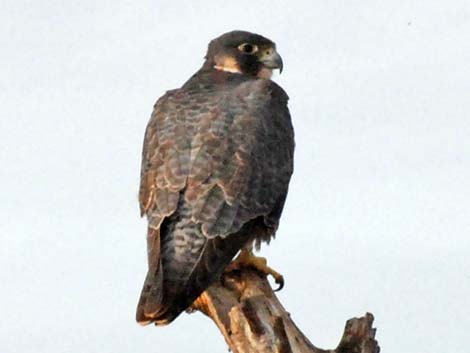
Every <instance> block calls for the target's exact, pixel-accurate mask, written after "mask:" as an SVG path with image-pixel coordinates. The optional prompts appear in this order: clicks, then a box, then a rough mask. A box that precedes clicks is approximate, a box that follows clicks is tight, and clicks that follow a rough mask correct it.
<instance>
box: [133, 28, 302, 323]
mask: <svg viewBox="0 0 470 353" xmlns="http://www.w3.org/2000/svg"><path fill="white" fill-rule="evenodd" d="M276 69H279V72H282V69H283V61H282V58H281V56H280V55H279V54H278V52H277V49H276V44H275V43H274V42H273V41H271V40H270V39H267V38H265V37H263V36H261V35H259V34H255V33H251V32H247V31H240V30H235V31H231V32H228V33H225V34H222V35H221V36H219V37H217V38H215V39H213V40H212V41H210V42H209V45H208V49H207V53H206V55H205V61H204V63H203V65H202V67H201V68H200V69H199V70H198V71H197V72H196V73H195V74H194V75H192V76H191V77H190V78H189V80H187V81H186V82H185V83H184V84H183V85H182V86H181V88H178V89H173V90H169V91H167V92H166V93H165V94H164V95H163V96H162V97H161V98H159V99H158V100H157V102H156V103H155V105H154V110H153V113H152V115H151V118H150V120H149V122H148V125H147V128H146V130H145V138H144V144H143V151H142V165H141V175H140V189H139V203H140V210H141V215H142V216H146V217H147V220H148V227H147V257H148V272H147V276H146V278H145V281H144V285H143V288H142V292H141V296H140V299H139V302H138V306H137V313H136V320H137V322H138V323H140V324H142V325H147V324H150V323H154V324H155V325H157V326H160V325H167V324H169V323H170V322H172V321H173V320H174V319H175V318H176V317H178V316H179V315H180V314H181V313H182V312H183V311H185V310H187V309H188V308H190V306H191V304H192V303H193V302H194V301H195V300H196V299H197V298H198V297H199V296H200V295H201V294H202V293H203V292H204V291H205V290H206V289H207V288H208V287H209V286H210V285H211V284H212V283H214V282H215V281H217V280H218V279H219V278H220V277H221V275H222V274H223V272H224V270H226V269H227V267H228V266H231V267H233V266H235V267H237V266H238V267H243V266H248V267H250V266H253V267H255V268H257V269H258V270H260V271H262V272H263V273H266V274H271V275H273V276H274V278H275V279H276V281H277V282H278V283H280V284H281V285H282V283H283V278H282V275H280V274H279V273H277V272H276V271H275V270H273V269H271V268H269V267H268V266H267V264H266V261H265V259H263V258H260V257H255V256H254V254H253V248H254V247H256V248H259V246H260V244H261V243H262V242H267V243H269V241H270V240H271V238H273V237H274V235H275V233H276V230H277V228H278V225H279V219H280V217H281V213H282V210H283V208H284V204H285V201H286V196H287V192H288V187H289V181H290V179H291V175H292V173H293V159H294V147H295V143H294V130H293V126H292V122H291V117H290V113H289V109H288V106H287V103H288V99H289V98H288V96H287V94H286V92H285V91H284V90H283V89H282V88H281V87H280V86H279V85H278V84H276V83H275V82H274V81H272V80H271V77H272V74H273V70H276ZM237 254H239V255H238V257H237V258H236V259H235V260H233V259H234V258H235V256H236V255H237ZM232 260H233V262H232Z"/></svg>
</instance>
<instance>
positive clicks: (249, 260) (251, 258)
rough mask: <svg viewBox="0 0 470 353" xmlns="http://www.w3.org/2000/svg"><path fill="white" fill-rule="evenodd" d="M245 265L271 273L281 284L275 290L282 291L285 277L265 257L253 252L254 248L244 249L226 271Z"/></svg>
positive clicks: (265, 273)
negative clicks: (270, 265)
mask: <svg viewBox="0 0 470 353" xmlns="http://www.w3.org/2000/svg"><path fill="white" fill-rule="evenodd" d="M243 267H249V268H253V269H255V270H257V271H258V272H261V273H262V274H264V275H265V276H269V275H271V276H272V277H273V278H274V281H275V282H276V283H277V284H278V285H279V287H278V288H277V289H275V290H274V291H275V292H277V291H280V290H281V289H282V288H283V287H284V277H283V276H282V275H281V274H280V273H279V272H277V271H276V270H274V269H272V268H271V267H269V266H268V261H267V260H266V258H264V257H258V256H255V254H253V251H252V250H246V249H243V250H242V251H240V254H239V255H238V256H237V257H236V258H235V260H233V261H232V263H231V264H230V265H229V266H228V267H227V269H226V271H227V272H230V271H233V270H240V269H242V268H243Z"/></svg>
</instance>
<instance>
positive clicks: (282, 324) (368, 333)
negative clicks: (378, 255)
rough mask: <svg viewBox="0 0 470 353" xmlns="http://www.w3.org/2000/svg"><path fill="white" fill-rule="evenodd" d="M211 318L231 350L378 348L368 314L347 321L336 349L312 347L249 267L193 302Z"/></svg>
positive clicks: (293, 352) (297, 352)
mask: <svg viewBox="0 0 470 353" xmlns="http://www.w3.org/2000/svg"><path fill="white" fill-rule="evenodd" d="M192 310H198V311H201V312H202V313H204V314H205V315H207V316H208V317H210V318H211V319H212V320H213V321H214V323H215V324H216V325H217V327H218V328H219V330H220V332H221V333H222V334H223V336H224V338H225V341H226V342H227V344H228V346H229V348H230V350H231V351H232V352H234V353H379V352H380V348H379V345H378V343H377V341H376V340H375V331H376V330H375V329H374V328H373V327H372V323H373V321H374V317H373V315H372V314H370V313H367V314H366V315H365V316H363V317H360V318H353V319H350V320H348V321H347V322H346V326H345V329H344V333H343V336H342V338H341V340H340V343H339V344H338V346H337V347H336V348H335V349H321V348H318V347H316V346H314V345H313V344H312V343H311V342H310V340H309V339H308V338H307V337H306V336H305V335H304V334H303V333H302V332H301V331H300V329H299V328H298V327H297V326H296V324H295V323H294V321H293V320H292V318H291V316H290V314H289V312H287V311H286V310H285V308H284V307H283V306H282V304H281V303H280V302H279V300H278V298H277V297H276V295H275V293H274V292H273V290H272V288H271V286H270V285H269V282H268V280H267V279H266V277H265V276H264V275H261V274H260V273H258V272H256V271H255V270H252V269H243V270H241V271H232V272H229V273H225V274H224V275H223V277H222V281H221V282H218V283H215V284H213V285H212V286H210V287H209V288H208V289H207V290H206V291H205V292H204V293H203V294H202V295H201V296H200V297H199V298H198V299H197V301H196V302H195V303H194V304H193V306H192Z"/></svg>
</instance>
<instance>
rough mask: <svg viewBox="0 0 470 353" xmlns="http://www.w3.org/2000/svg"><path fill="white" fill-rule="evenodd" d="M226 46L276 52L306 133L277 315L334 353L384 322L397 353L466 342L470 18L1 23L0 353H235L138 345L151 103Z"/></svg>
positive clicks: (277, 259)
mask: <svg viewBox="0 0 470 353" xmlns="http://www.w3.org/2000/svg"><path fill="white" fill-rule="evenodd" d="M233 29H245V30H250V31H254V32H258V33H260V34H263V35H265V36H267V37H269V38H271V39H272V40H274V41H275V42H276V43H277V45H278V50H279V52H280V54H281V55H282V56H283V58H284V62H285V71H284V72H283V74H282V75H281V76H279V75H276V76H275V77H274V80H276V81H277V82H278V83H279V84H280V85H281V86H283V87H284V88H285V90H286V91H287V92H288V94H289V95H290V98H291V99H290V109H291V113H292V116H293V121H294V125H295V129H296V141H297V150H296V159H295V174H294V177H293V180H292V184H291V189H290V194H289V198H288V201H287V205H286V209H285V212H284V214H283V218H282V224H281V227H280V229H279V232H278V236H277V239H276V241H274V242H273V243H272V245H271V246H270V247H264V248H263V249H262V254H263V255H267V256H268V258H269V260H270V263H271V264H272V265H273V267H275V268H276V269H278V270H279V271H281V272H282V273H283V274H284V275H285V278H286V288H285V289H284V290H283V291H282V292H281V293H280V298H281V300H282V302H283V303H284V304H285V306H286V307H287V308H288V310H289V311H290V312H291V313H292V316H293V318H294V319H295V321H296V322H297V323H298V325H299V326H300V327H301V328H302V329H303V331H304V332H305V334H306V335H307V336H308V337H310V338H311V339H312V341H313V342H314V343H315V344H316V345H317V346H320V347H325V348H332V347H334V346H336V344H337V342H338V340H339V338H340V335H341V333H342V330H343V326H344V323H345V321H346V319H348V318H350V317H353V316H359V315H363V314H364V313H365V312H366V311H370V312H372V313H373V314H374V315H375V317H376V321H375V325H376V326H377V327H378V331H377V339H378V340H379V343H380V345H381V347H382V351H383V352H397V353H398V352H399V353H416V352H422V351H426V352H443V351H455V352H464V351H467V350H468V334H469V333H468V332H469V330H470V240H469V239H470V237H469V235H470V214H469V213H470V122H469V118H470V116H469V115H470V96H469V94H470V3H469V2H468V1H457V0H456V1H442V0H439V1H434V0H426V1H418V0H417V1H399V0H393V1H392V0H390V1H372V0H361V1H338V0H328V1H326V0H324V1H289V2H287V1H286V2H281V1H245V0H238V1H230V2H219V1H205V2H190V1H188V2H181V1H176V0H173V1H165V2H163V1H140V2H136V1H130V0H129V1H124V0H112V1H111V0H109V1H90V0H82V1H63V0H60V1H25V0H22V1H18V0H15V1H12V0H2V2H1V4H0V45H1V48H0V77H1V79H0V84H1V87H0V111H1V118H0V146H1V147H0V162H1V165H0V185H1V194H0V198H1V213H0V237H1V238H0V239H1V244H0V283H1V290H0V318H1V319H0V351H1V352H2V353H13V352H15V353H16V352H20V353H23V352H24V353H26V352H35V353H37V352H47V353H64V352H87V353H95V352H96V353H103V352H119V353H121V352H122V353H124V352H139V351H140V352H143V351H145V352H174V353H183V352H184V353H186V352H201V353H203V352H204V353H206V352H223V351H225V350H226V346H225V343H224V341H223V339H222V337H221V335H220V334H219V333H218V331H217V330H216V328H215V327H214V325H213V324H212V322H211V321H209V320H208V319H206V318H205V317H203V316H202V315H200V314H194V315H186V314H185V315H182V316H181V317H180V318H178V319H177V320H176V321H175V322H174V324H172V325H171V326H169V327H165V328H155V327H145V328H142V327H140V326H138V325H137V324H136V323H135V322H134V310H135V307H136V303H137V299H138V296H139V293H140V289H141V285H142V282H143V279H144V274H145V271H146V260H145V227H146V224H145V223H146V222H145V220H142V219H140V218H139V214H138V213H139V211H138V204H137V189H138V182H139V169H140V152H141V143H142V138H143V133H144V129H145V126H146V123H147V120H148V118H149V116H150V112H151V109H152V106H153V103H154V102H155V100H156V99H157V98H158V97H159V96H160V95H161V94H163V92H164V91H165V90H167V89H172V88H176V87H179V86H180V85H181V84H182V83H183V82H184V81H185V80H186V79H187V78H188V77H189V76H190V75H191V74H192V73H193V72H195V71H196V70H197V69H198V68H199V67H200V66H201V64H202V60H203V56H204V54H205V50H206V46H207V43H208V42H209V40H211V39H212V38H214V37H216V36H218V35H220V34H222V33H224V32H226V31H229V30H233Z"/></svg>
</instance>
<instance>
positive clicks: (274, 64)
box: [259, 49, 283, 73]
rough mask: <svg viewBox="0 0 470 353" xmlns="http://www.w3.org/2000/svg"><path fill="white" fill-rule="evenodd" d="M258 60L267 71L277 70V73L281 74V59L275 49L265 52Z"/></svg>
mask: <svg viewBox="0 0 470 353" xmlns="http://www.w3.org/2000/svg"><path fill="white" fill-rule="evenodd" d="M259 60H260V62H261V63H262V64H263V65H264V66H265V67H267V68H268V69H279V73H282V68H283V65H282V58H281V56H280V55H279V54H278V53H277V51H276V50H275V49H271V50H268V51H266V52H265V53H264V54H263V55H262V56H261V57H260V59H259Z"/></svg>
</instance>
